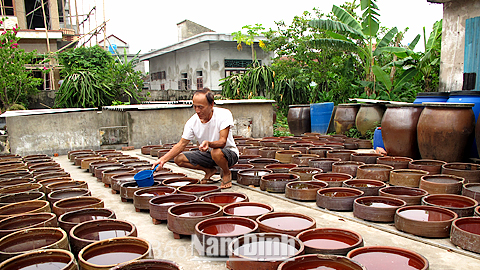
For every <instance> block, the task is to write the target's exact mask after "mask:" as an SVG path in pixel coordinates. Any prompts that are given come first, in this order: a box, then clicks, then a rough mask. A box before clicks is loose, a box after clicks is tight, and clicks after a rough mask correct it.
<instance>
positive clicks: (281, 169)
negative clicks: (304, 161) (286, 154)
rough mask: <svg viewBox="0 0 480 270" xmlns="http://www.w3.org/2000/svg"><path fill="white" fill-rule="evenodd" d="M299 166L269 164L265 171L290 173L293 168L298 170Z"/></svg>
mask: <svg viewBox="0 0 480 270" xmlns="http://www.w3.org/2000/svg"><path fill="white" fill-rule="evenodd" d="M297 167H298V165H297V164H288V163H285V164H284V163H280V164H269V165H266V166H265V169H267V170H271V171H272V172H274V173H288V170H290V169H292V168H297Z"/></svg>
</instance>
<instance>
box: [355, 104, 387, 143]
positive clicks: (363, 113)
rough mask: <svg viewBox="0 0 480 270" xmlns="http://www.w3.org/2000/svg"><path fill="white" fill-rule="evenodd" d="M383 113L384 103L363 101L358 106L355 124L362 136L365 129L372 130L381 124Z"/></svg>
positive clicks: (365, 131)
mask: <svg viewBox="0 0 480 270" xmlns="http://www.w3.org/2000/svg"><path fill="white" fill-rule="evenodd" d="M384 113H385V105H383V104H373V103H364V104H362V106H360V109H359V110H358V113H357V117H356V118H355V126H357V129H358V131H360V133H361V134H362V136H365V134H366V133H367V131H371V132H373V131H374V130H375V128H376V127H377V126H379V125H380V124H381V122H382V117H383V114H384Z"/></svg>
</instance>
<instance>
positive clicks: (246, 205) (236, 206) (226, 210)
mask: <svg viewBox="0 0 480 270" xmlns="http://www.w3.org/2000/svg"><path fill="white" fill-rule="evenodd" d="M270 212H273V207H272V206H271V205H268V204H265V203H259V202H238V203H232V204H229V205H226V206H225V207H223V214H224V215H226V216H238V217H246V218H249V219H253V220H255V219H257V218H258V217H259V216H261V215H263V214H266V213H270Z"/></svg>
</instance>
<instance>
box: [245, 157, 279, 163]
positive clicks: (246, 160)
mask: <svg viewBox="0 0 480 270" xmlns="http://www.w3.org/2000/svg"><path fill="white" fill-rule="evenodd" d="M260 157H262V156H260V155H240V156H239V157H238V163H237V164H248V161H249V160H250V159H254V158H260ZM276 159H277V158H276Z"/></svg>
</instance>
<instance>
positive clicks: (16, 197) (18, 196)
mask: <svg viewBox="0 0 480 270" xmlns="http://www.w3.org/2000/svg"><path fill="white" fill-rule="evenodd" d="M33 200H45V193H43V192H40V191H27V192H20V193H12V194H7V195H3V196H0V207H2V206H5V205H7V204H11V203H17V202H24V201H33Z"/></svg>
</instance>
